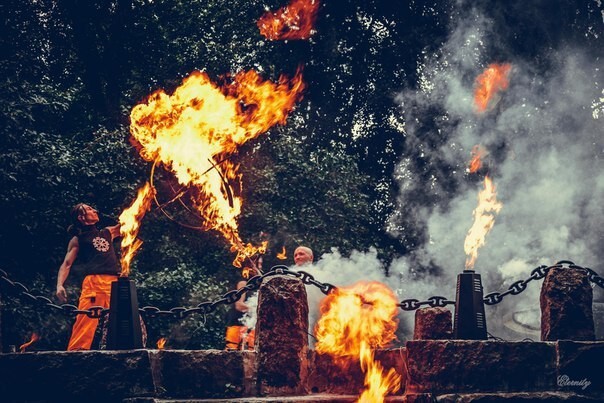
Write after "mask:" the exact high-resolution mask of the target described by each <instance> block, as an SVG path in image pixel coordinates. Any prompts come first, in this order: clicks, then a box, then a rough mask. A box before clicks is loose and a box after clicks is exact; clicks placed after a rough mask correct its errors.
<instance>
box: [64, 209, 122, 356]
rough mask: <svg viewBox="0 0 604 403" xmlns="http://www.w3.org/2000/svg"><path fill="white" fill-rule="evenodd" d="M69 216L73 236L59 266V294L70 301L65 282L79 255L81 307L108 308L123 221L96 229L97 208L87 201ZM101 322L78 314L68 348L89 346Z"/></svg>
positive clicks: (116, 274) (85, 347) (79, 348)
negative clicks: (118, 238) (117, 245)
mask: <svg viewBox="0 0 604 403" xmlns="http://www.w3.org/2000/svg"><path fill="white" fill-rule="evenodd" d="M70 218H71V221H72V224H71V225H70V226H69V228H68V229H67V232H68V233H69V234H70V235H73V238H71V240H70V241H69V244H68V245H67V253H66V254H65V259H64V260H63V263H62V264H61V267H60V268H59V273H58V276H57V291H56V295H57V297H58V298H59V300H60V301H61V302H62V303H65V302H67V292H66V291H65V287H64V283H65V281H66V280H67V277H68V276H69V272H70V270H71V267H72V265H73V264H74V262H75V261H76V258H77V262H78V264H81V265H82V266H83V269H84V274H85V277H84V281H83V282H82V291H81V294H80V299H79V303H78V309H79V310H88V309H90V307H93V306H102V307H103V308H109V302H110V300H111V299H110V296H111V283H112V282H113V281H116V280H117V277H118V275H119V273H120V264H119V259H118V258H117V254H116V253H115V249H114V248H113V240H114V239H115V238H117V237H119V236H120V225H119V224H118V225H114V226H109V227H105V228H103V229H102V230H99V229H97V227H96V224H97V223H98V222H99V215H98V212H97V211H96V210H95V209H94V208H92V207H90V206H89V205H87V204H84V203H78V204H76V205H75V206H74V207H73V209H72V210H71V213H70ZM98 322H99V320H98V319H95V318H89V317H88V316H86V315H77V319H76V321H75V323H74V325H73V328H72V330H71V338H70V339H69V344H68V346H67V350H68V351H71V350H90V347H91V345H92V341H93V339H94V334H95V331H96V328H97V325H98Z"/></svg>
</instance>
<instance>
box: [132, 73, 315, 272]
mask: <svg viewBox="0 0 604 403" xmlns="http://www.w3.org/2000/svg"><path fill="white" fill-rule="evenodd" d="M225 80H226V79H225ZM304 87H305V86H304V83H303V81H302V73H301V71H300V70H298V71H297V72H296V75H295V76H294V77H293V78H292V79H291V80H288V79H287V78H286V77H284V76H282V77H281V78H280V79H279V82H277V83H272V82H270V81H263V80H262V78H261V77H260V76H259V75H258V74H257V73H256V72H255V71H251V70H250V71H248V72H241V73H238V74H236V75H235V76H234V77H228V82H225V84H224V85H222V86H218V85H217V84H214V83H212V82H211V80H210V78H209V77H208V75H207V74H205V73H202V72H194V73H193V74H191V75H190V76H189V77H187V78H186V79H185V80H184V81H183V83H182V85H181V86H180V87H178V88H177V89H176V90H175V91H174V92H173V94H172V95H168V94H166V93H165V92H164V91H163V90H160V91H157V92H155V93H154V94H152V95H151V96H150V97H149V98H148V100H147V102H145V103H142V104H139V105H137V106H135V107H134V108H133V110H132V112H131V114H130V120H131V125H130V132H131V134H132V136H133V138H134V139H135V140H136V141H137V142H138V143H139V144H140V154H141V156H142V157H143V158H144V159H145V160H146V161H154V162H159V163H162V164H163V165H164V166H165V167H166V168H168V169H169V170H171V171H172V172H173V173H174V174H175V176H176V178H177V179H178V181H179V183H180V184H181V185H183V186H185V187H190V188H193V189H195V190H196V191H195V192H194V194H193V192H192V194H191V196H190V197H191V202H192V205H193V206H194V207H195V208H196V210H197V211H198V212H199V213H200V215H201V217H202V219H203V225H204V229H206V230H207V229H215V230H218V231H220V232H221V233H222V234H223V235H224V236H225V238H226V239H227V240H228V241H229V242H230V244H231V246H232V250H233V251H237V252H238V255H237V257H236V259H235V261H234V262H233V265H234V266H235V267H241V264H242V262H243V261H244V260H245V258H246V257H249V256H252V255H253V254H254V253H256V252H258V248H255V247H253V246H252V245H250V244H248V245H244V244H243V242H242V241H241V239H240V236H239V230H238V226H237V220H236V219H237V217H238V216H239V214H240V212H241V204H242V200H241V198H240V197H239V196H237V195H236V194H235V192H234V190H233V188H232V185H231V184H232V183H233V182H237V183H239V185H240V177H241V175H240V174H239V172H238V167H237V166H235V165H234V164H232V163H231V162H229V161H227V160H226V158H227V157H228V156H230V155H231V154H232V153H234V152H235V151H237V148H238V147H239V146H240V145H241V144H243V143H245V142H246V141H248V140H250V139H253V138H256V137H257V136H258V135H259V134H261V133H263V132H265V131H267V130H268V129H270V128H271V127H272V126H273V125H275V124H285V121H286V118H287V115H288V113H289V112H291V110H292V109H293V108H294V105H295V104H296V102H298V101H299V100H300V99H301V98H302V95H301V93H302V91H303V90H304ZM218 164H219V165H218ZM239 190H240V187H239ZM260 248H262V247H260Z"/></svg>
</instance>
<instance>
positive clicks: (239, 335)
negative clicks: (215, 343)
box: [225, 256, 262, 350]
mask: <svg viewBox="0 0 604 403" xmlns="http://www.w3.org/2000/svg"><path fill="white" fill-rule="evenodd" d="M254 265H255V267H254V268H251V267H246V268H245V269H244V271H243V273H242V277H243V280H239V281H238V282H237V289H238V290H239V289H241V288H243V287H244V286H245V284H246V282H247V279H249V278H252V277H254V276H257V275H259V274H260V273H261V272H260V270H261V269H262V256H259V257H258V259H257V260H256V262H255V263H254ZM250 297H251V294H250V293H248V292H244V293H243V294H241V297H240V298H239V299H238V300H237V301H236V302H235V303H234V304H232V305H231V308H230V309H229V312H228V313H227V324H226V326H227V328H226V335H225V342H226V345H225V350H239V349H244V348H247V349H248V350H253V349H254V341H255V336H256V333H255V329H253V328H252V329H250V328H248V327H247V326H246V325H245V324H244V323H243V318H244V316H245V313H246V312H248V310H249V306H248V304H247V301H248V299H249V298H250Z"/></svg>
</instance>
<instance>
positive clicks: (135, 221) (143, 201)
mask: <svg viewBox="0 0 604 403" xmlns="http://www.w3.org/2000/svg"><path fill="white" fill-rule="evenodd" d="M154 196H155V189H154V188H153V187H152V186H151V184H150V183H149V182H147V183H145V185H144V186H143V187H142V188H140V189H139V190H138V194H137V196H136V199H135V200H134V202H133V203H132V205H131V206H130V207H128V208H127V209H125V210H124V211H122V214H120V217H119V223H120V233H121V235H122V243H121V248H122V253H121V258H120V263H121V265H122V272H121V273H120V276H122V277H127V276H128V274H130V262H131V261H132V258H133V257H134V254H135V253H136V251H137V250H138V249H139V248H140V247H141V245H142V244H143V241H141V240H140V239H137V238H136V236H137V235H138V230H139V229H140V222H141V220H142V219H143V217H144V215H145V213H146V212H147V211H148V210H149V208H150V207H151V201H152V200H153V197H154Z"/></svg>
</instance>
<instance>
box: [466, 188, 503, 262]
mask: <svg viewBox="0 0 604 403" xmlns="http://www.w3.org/2000/svg"><path fill="white" fill-rule="evenodd" d="M502 207H503V204H502V203H500V202H499V201H498V200H497V198H496V192H495V185H494V184H493V181H491V179H490V178H489V177H488V176H485V178H484V189H483V190H481V191H480V192H478V206H476V208H475V209H474V224H472V227H471V228H470V230H469V231H468V235H466V240H465V242H464V251H465V252H466V269H468V270H471V269H473V268H474V263H475V262H476V258H477V257H478V249H479V248H480V247H481V246H482V245H484V244H485V238H486V236H487V234H488V233H489V231H490V230H491V228H493V225H495V215H496V214H497V213H499V211H500V210H501V208H502Z"/></svg>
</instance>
